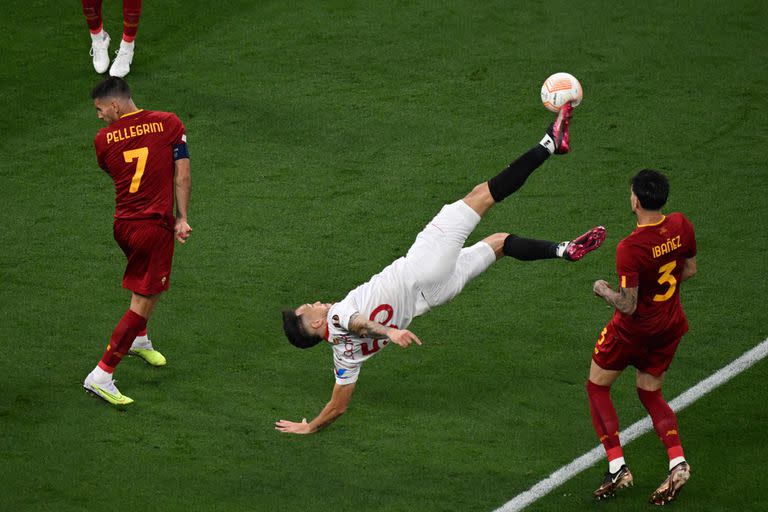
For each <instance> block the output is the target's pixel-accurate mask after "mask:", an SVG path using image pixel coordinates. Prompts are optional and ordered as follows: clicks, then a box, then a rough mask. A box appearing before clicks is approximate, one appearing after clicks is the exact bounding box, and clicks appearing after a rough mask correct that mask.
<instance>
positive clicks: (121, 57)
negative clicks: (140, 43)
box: [109, 42, 133, 78]
mask: <svg viewBox="0 0 768 512" xmlns="http://www.w3.org/2000/svg"><path fill="white" fill-rule="evenodd" d="M115 54H116V57H115V60H114V61H113V62H112V67H111V68H109V75H110V76H116V77H119V78H123V77H124V76H125V75H127V74H128V73H130V72H131V62H133V43H128V44H126V43H125V42H121V43H120V49H119V50H117V52H115Z"/></svg>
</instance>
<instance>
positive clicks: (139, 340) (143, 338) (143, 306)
mask: <svg viewBox="0 0 768 512" xmlns="http://www.w3.org/2000/svg"><path fill="white" fill-rule="evenodd" d="M159 300H160V294H159V293H158V294H156V295H140V294H138V293H136V292H133V294H132V295H131V311H134V312H136V313H138V314H139V315H141V316H143V317H144V318H146V319H147V320H149V318H150V317H151V316H152V313H153V312H154V311H155V306H156V305H157V302H158V301H159ZM128 354H129V355H132V356H138V357H140V358H142V359H143V360H144V361H146V362H147V363H148V364H151V365H152V366H165V364H166V362H167V361H166V359H165V356H163V354H161V353H160V352H158V351H157V350H155V347H154V346H152V341H151V340H150V339H149V337H148V336H147V333H146V329H145V330H144V331H143V335H142V334H141V333H139V335H137V336H136V337H135V338H134V340H133V343H132V344H131V348H130V349H129V350H128Z"/></svg>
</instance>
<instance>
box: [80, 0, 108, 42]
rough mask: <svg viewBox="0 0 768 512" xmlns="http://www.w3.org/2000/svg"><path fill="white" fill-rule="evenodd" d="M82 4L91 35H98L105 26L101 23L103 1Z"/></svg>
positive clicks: (96, 0)
mask: <svg viewBox="0 0 768 512" xmlns="http://www.w3.org/2000/svg"><path fill="white" fill-rule="evenodd" d="M81 2H82V4H83V14H85V21H86V22H87V23H88V30H90V31H91V34H98V33H99V32H101V29H102V28H103V26H104V24H103V23H102V21H101V0H81Z"/></svg>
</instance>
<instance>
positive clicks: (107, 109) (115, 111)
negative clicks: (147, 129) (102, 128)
mask: <svg viewBox="0 0 768 512" xmlns="http://www.w3.org/2000/svg"><path fill="white" fill-rule="evenodd" d="M91 98H92V99H93V106H94V107H96V112H97V115H98V116H99V119H103V120H104V121H106V122H107V123H109V124H112V123H114V122H115V121H117V120H118V119H120V116H122V115H123V114H128V113H130V112H133V111H134V110H136V105H134V104H133V100H132V99H131V88H130V87H128V83H127V82H126V81H125V80H123V79H122V78H118V77H116V76H111V77H109V78H106V79H104V80H102V81H101V82H99V83H98V84H96V87H94V88H93V90H91Z"/></svg>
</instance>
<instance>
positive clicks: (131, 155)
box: [123, 147, 149, 194]
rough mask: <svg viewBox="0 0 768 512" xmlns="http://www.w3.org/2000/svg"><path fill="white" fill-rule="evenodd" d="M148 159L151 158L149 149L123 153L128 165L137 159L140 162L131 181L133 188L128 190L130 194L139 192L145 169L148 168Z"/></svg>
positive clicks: (137, 163) (137, 149)
mask: <svg viewBox="0 0 768 512" xmlns="http://www.w3.org/2000/svg"><path fill="white" fill-rule="evenodd" d="M147 157H149V148H147V147H143V148H136V149H131V150H130V151H123V158H124V159H125V162H126V163H131V162H133V161H134V160H136V159H137V158H138V160H139V161H138V162H136V172H135V173H134V174H133V179H132V180H131V188H129V189H128V192H129V193H131V194H135V193H136V191H137V190H139V185H140V184H141V177H142V176H143V175H144V168H145V167H146V166H147Z"/></svg>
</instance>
